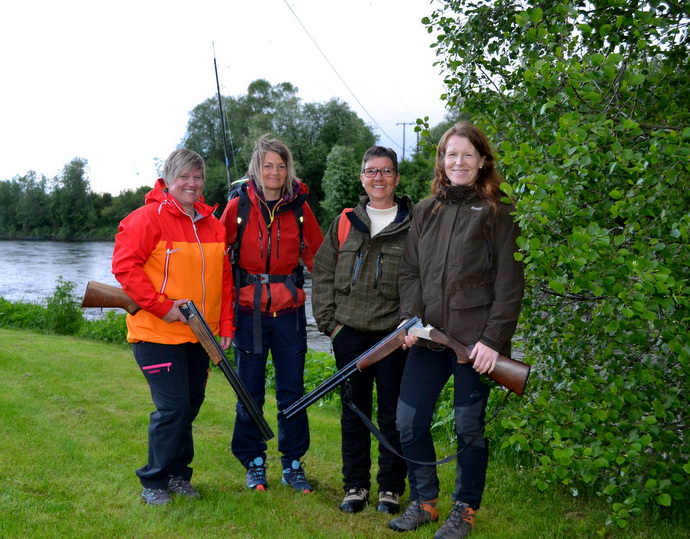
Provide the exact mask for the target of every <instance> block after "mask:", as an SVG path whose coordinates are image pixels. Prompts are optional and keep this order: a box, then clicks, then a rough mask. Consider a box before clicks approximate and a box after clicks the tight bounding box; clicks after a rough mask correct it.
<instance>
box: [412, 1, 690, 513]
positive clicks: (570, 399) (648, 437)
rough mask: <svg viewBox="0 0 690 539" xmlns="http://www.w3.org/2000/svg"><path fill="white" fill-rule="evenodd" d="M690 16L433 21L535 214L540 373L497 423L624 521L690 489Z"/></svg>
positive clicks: (465, 99) (680, 9)
mask: <svg viewBox="0 0 690 539" xmlns="http://www.w3.org/2000/svg"><path fill="white" fill-rule="evenodd" d="M689 21H690V6H689V4H688V2H662V1H660V0H650V1H640V0H636V1H632V2H630V1H626V0H573V1H565V2H538V1H516V0H496V1H494V2H487V1H481V0H447V1H445V2H444V6H443V7H442V8H441V9H438V10H436V11H435V12H434V13H433V14H432V15H431V16H430V17H428V18H426V19H425V22H426V24H427V25H428V27H429V30H430V31H435V32H437V34H438V39H437V42H436V44H435V46H436V50H437V55H438V58H439V63H440V64H441V65H442V66H443V67H444V68H445V73H446V79H445V82H446V85H447V94H446V99H447V101H448V103H449V105H450V106H452V107H457V108H459V109H461V110H462V111H464V112H466V113H468V114H470V115H471V116H472V117H473V119H474V121H475V122H476V123H478V124H479V125H480V126H482V127H483V128H485V129H486V130H487V132H488V133H489V134H490V136H491V138H492V139H493V140H494V142H495V143H496V146H497V149H498V153H499V157H500V158H501V159H502V161H503V165H504V172H505V175H506V178H507V181H508V184H506V186H505V189H506V190H507V192H508V193H509V195H510V196H512V197H514V198H515V199H516V201H517V208H518V211H517V218H518V220H519V222H520V225H521V228H522V238H521V240H520V247H521V254H520V257H521V258H522V260H523V261H524V264H525V270H526V275H527V285H528V286H527V295H526V298H525V301H524V304H523V316H522V320H521V327H520V331H521V335H520V336H521V338H522V339H523V340H524V342H523V346H522V347H523V349H524V352H525V353H526V355H527V357H528V358H529V359H530V360H532V362H534V363H536V365H535V368H534V369H533V370H534V371H535V375H534V376H533V378H532V381H531V397H530V398H528V399H527V400H526V403H525V407H524V410H515V411H514V412H513V415H512V417H510V418H509V419H504V420H503V421H502V423H501V425H499V426H497V427H494V431H495V432H496V433H497V434H500V433H501V432H503V431H505V432H503V433H504V434H505V441H504V446H505V447H508V446H511V447H513V448H514V449H515V450H517V451H528V452H530V453H532V454H533V455H534V456H535V457H536V462H538V466H537V470H536V471H537V474H536V484H537V485H538V487H539V488H540V489H546V488H548V486H549V485H556V484H560V485H564V486H566V487H567V488H568V489H570V491H571V492H572V494H573V495H575V496H576V495H578V492H579V490H580V489H582V488H586V489H593V490H594V492H595V493H596V494H597V495H599V496H601V497H602V499H603V500H605V501H606V502H607V503H608V504H609V506H610V510H611V516H610V520H609V523H613V524H616V525H618V526H621V527H622V526H625V523H626V520H627V519H628V518H629V517H630V516H631V515H637V514H640V511H641V510H642V508H644V507H649V506H654V505H657V506H658V505H660V506H663V507H668V506H671V505H672V504H673V503H676V504H677V503H681V502H682V501H683V500H686V499H687V498H688V493H689V492H690V464H688V454H690V440H689V439H688V426H689V423H690V416H689V415H688V413H687V395H688V394H689V393H690V376H689V375H690V337H689V335H688V331H687V328H688V325H689V322H690V314H689V312H690V309H689V307H690V294H689V292H690V286H689V281H690V268H689V266H688V264H687V261H688V260H690V241H689V232H688V230H689V226H690V215H689V214H688V207H690V194H689V192H688V178H689V177H690V159H689V157H690V126H689V120H690V99H688V95H690V63H689V60H688V58H690V54H689V53H690V50H689V49H690V38H689V36H688V23H689Z"/></svg>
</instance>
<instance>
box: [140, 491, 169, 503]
mask: <svg viewBox="0 0 690 539" xmlns="http://www.w3.org/2000/svg"><path fill="white" fill-rule="evenodd" d="M141 499H142V500H144V501H145V502H146V503H147V504H149V505H164V504H166V503H170V502H171V501H172V498H171V497H170V494H168V491H167V490H165V489H164V488H145V489H144V490H142V491H141Z"/></svg>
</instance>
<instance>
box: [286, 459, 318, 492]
mask: <svg viewBox="0 0 690 539" xmlns="http://www.w3.org/2000/svg"><path fill="white" fill-rule="evenodd" d="M283 485H287V486H288V487H292V488H293V489H294V490H299V491H300V492H311V491H312V490H313V489H312V488H311V485H310V484H309V483H308V482H307V476H306V475H305V474H304V468H303V467H302V464H301V463H300V461H298V460H293V461H292V465H291V466H290V467H289V468H286V469H285V470H283Z"/></svg>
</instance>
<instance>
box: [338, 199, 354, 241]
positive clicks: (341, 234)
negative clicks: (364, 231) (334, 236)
mask: <svg viewBox="0 0 690 539" xmlns="http://www.w3.org/2000/svg"><path fill="white" fill-rule="evenodd" d="M352 211H353V209H352V208H345V209H344V210H343V212H342V213H341V214H340V221H338V249H340V248H342V246H343V243H345V240H346V239H347V235H348V234H349V233H350V225H351V223H350V219H349V218H348V216H347V214H348V213H350V212H352Z"/></svg>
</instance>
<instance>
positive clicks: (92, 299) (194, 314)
mask: <svg viewBox="0 0 690 539" xmlns="http://www.w3.org/2000/svg"><path fill="white" fill-rule="evenodd" d="M81 306H82V307H118V308H120V309H124V310H125V311H127V312H128V313H129V314H132V315H133V314H135V313H136V312H138V311H139V310H140V307H139V306H138V305H137V304H136V303H135V302H134V300H133V299H132V298H130V297H129V296H128V295H127V294H126V293H125V292H124V290H122V288H119V287H117V286H112V285H109V284H104V283H99V282H97V281H89V282H88V284H87V285H86V291H85V292H84V299H83V300H82V303H81ZM180 311H181V312H182V314H183V315H184V317H185V318H187V322H188V323H189V327H190V328H191V329H192V331H193V332H194V335H196V337H197V339H199V342H200V343H201V345H202V346H203V347H204V350H206V353H207V354H208V355H209V357H210V358H211V361H213V364H214V365H216V366H217V367H219V368H220V370H221V371H223V374H224V375H225V377H226V378H227V379H228V382H230V385H231V386H232V388H233V389H234V390H235V394H236V395H237V400H239V401H240V402H241V403H242V406H244V408H245V409H246V410H247V413H248V414H249V416H250V417H251V418H252V421H254V424H255V425H256V427H257V428H258V429H259V431H260V432H261V436H262V437H263V438H264V440H266V441H268V440H270V439H271V438H273V437H274V436H275V435H274V434H273V431H272V430H271V428H270V427H269V426H268V423H266V419H265V418H264V416H263V414H262V413H261V409H260V408H259V407H258V406H257V405H256V403H255V402H254V399H252V397H251V395H250V394H249V391H248V390H247V388H246V387H245V386H244V384H243V383H242V381H241V380H240V378H239V376H238V375H237V373H236V372H235V369H233V368H232V365H230V362H229V361H228V358H227V356H226V355H225V352H224V351H223V349H222V348H221V347H220V344H218V341H217V340H216V337H215V335H213V332H212V331H211V328H209V327H208V324H207V323H206V321H205V320H204V318H203V317H202V316H201V313H200V312H199V310H198V309H197V308H196V306H195V305H194V303H193V302H191V301H190V302H189V303H186V304H185V305H181V306H180Z"/></svg>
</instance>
